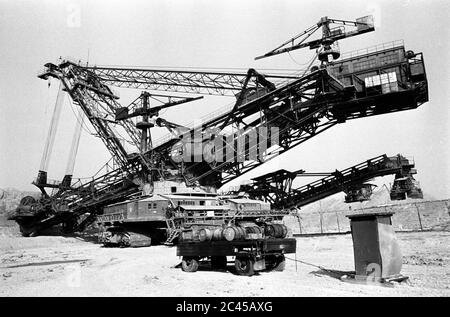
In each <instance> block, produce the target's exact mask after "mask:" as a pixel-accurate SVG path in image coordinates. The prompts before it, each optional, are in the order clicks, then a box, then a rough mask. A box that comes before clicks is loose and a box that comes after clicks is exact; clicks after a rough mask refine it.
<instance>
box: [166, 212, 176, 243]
mask: <svg viewBox="0 0 450 317" xmlns="http://www.w3.org/2000/svg"><path fill="white" fill-rule="evenodd" d="M166 224H167V232H168V233H169V234H168V236H167V239H166V242H164V244H165V245H173V241H174V240H175V239H176V238H177V237H178V236H179V235H180V229H179V228H177V227H176V225H175V222H174V221H173V218H170V219H166Z"/></svg>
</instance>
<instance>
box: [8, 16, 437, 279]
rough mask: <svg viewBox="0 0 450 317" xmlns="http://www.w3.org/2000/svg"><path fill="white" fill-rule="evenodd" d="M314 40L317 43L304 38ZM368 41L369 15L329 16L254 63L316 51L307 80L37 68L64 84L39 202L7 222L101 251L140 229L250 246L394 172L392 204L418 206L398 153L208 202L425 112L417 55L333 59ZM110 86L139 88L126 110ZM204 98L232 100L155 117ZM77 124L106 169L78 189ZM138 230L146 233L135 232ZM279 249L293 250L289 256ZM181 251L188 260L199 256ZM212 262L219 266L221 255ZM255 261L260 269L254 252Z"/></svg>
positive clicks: (399, 52) (363, 195)
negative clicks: (348, 130)
mask: <svg viewBox="0 0 450 317" xmlns="http://www.w3.org/2000/svg"><path fill="white" fill-rule="evenodd" d="M348 28H351V30H348ZM317 30H321V31H322V33H321V36H320V37H319V38H318V39H315V40H310V38H312V35H313V34H314V33H315V32H316V31H317ZM373 30H374V25H373V19H372V17H370V16H368V17H363V18H361V19H357V20H356V21H344V20H337V19H330V18H327V17H324V18H322V19H321V20H320V21H319V22H318V23H317V24H315V25H314V26H312V27H310V28H309V29H307V30H306V31H304V32H302V33H300V34H299V35H298V36H296V37H294V38H291V39H290V40H289V41H287V42H285V43H283V44H282V45H280V46H279V47H277V48H276V49H274V50H272V51H270V52H268V53H266V54H264V55H263V56H260V57H258V58H264V57H269V56H272V55H276V54H281V53H285V52H289V51H292V50H296V49H300V48H307V47H309V48H310V49H313V50H315V58H314V59H313V61H312V62H311V64H310V65H309V66H308V69H307V70H305V71H300V72H299V73H289V74H280V72H277V73H267V72H261V71H257V70H255V69H249V70H248V71H247V72H222V71H214V72H211V71H203V70H192V69H178V70H175V69H154V68H152V69H149V68H137V67H109V66H89V65H83V64H81V63H80V62H73V61H70V60H61V61H60V62H58V63H47V64H45V69H44V70H43V71H42V72H41V73H40V74H39V75H38V77H39V78H41V79H44V80H46V79H48V78H56V79H57V80H58V81H59V82H60V84H61V87H60V91H59V94H58V98H57V103H56V106H55V111H54V115H53V119H52V124H51V126H50V131H49V137H48V139H47V142H46V146H45V151H44V156H43V160H42V162H41V167H40V170H39V173H38V177H37V179H36V180H35V181H34V182H33V183H34V184H35V185H36V186H37V187H38V188H39V189H40V191H41V193H42V195H41V198H40V199H39V200H35V199H34V198H31V197H26V198H24V199H23V200H22V201H21V203H20V205H19V207H18V208H17V210H16V211H15V212H14V213H13V214H12V215H11V219H14V220H16V221H17V223H18V224H19V225H20V227H21V230H22V232H23V234H24V235H36V234H39V233H40V232H42V231H43V230H45V229H46V228H49V227H52V226H55V225H61V224H62V225H63V227H64V229H65V230H66V232H73V231H76V230H82V229H83V228H84V227H85V226H86V225H87V224H89V223H92V222H93V221H95V220H96V221H97V222H98V223H99V224H100V225H102V226H104V227H105V228H106V233H105V234H104V235H103V238H104V239H105V241H116V242H118V243H119V244H123V245H127V244H128V245H129V244H132V243H131V242H130V232H131V231H132V232H134V233H137V234H139V235H140V236H139V237H137V238H136V239H137V241H141V242H142V241H144V240H145V239H144V240H142V239H141V238H142V236H145V235H151V234H149V233H148V232H146V230H147V231H148V230H149V228H151V230H161V229H164V230H166V232H167V235H166V238H165V239H167V242H173V241H175V239H177V238H178V239H179V240H181V241H201V242H205V241H210V240H214V239H217V240H220V241H225V240H227V241H237V240H239V241H244V240H248V239H250V240H252V239H253V240H255V241H259V240H258V239H264V238H265V237H266V238H267V237H273V238H274V239H277V238H278V239H282V238H283V237H284V236H285V235H284V234H283V232H284V231H285V230H284V228H283V227H282V226H281V227H280V226H277V222H276V221H277V220H280V219H281V218H282V217H283V215H285V214H287V213H288V210H289V209H290V208H295V207H300V206H303V205H305V204H307V203H310V202H313V201H316V200H318V199H322V198H324V197H326V196H328V195H332V194H334V193H336V192H339V191H345V192H346V194H347V197H346V201H348V202H352V201H359V200H362V199H367V198H368V197H369V196H370V193H371V185H370V184H367V183H366V181H368V180H370V179H372V178H374V177H377V176H383V175H388V174H394V175H396V180H397V181H396V184H397V185H396V186H393V191H392V192H391V198H393V199H404V198H405V197H406V195H409V196H410V197H414V196H415V197H420V196H421V191H420V189H419V188H418V187H417V186H415V184H416V183H415V182H414V179H413V178H412V175H413V174H414V173H415V172H414V170H413V167H414V166H413V165H412V163H411V162H409V161H408V160H406V159H405V158H404V157H402V156H396V157H387V156H385V155H383V156H380V157H377V158H373V159H370V160H368V161H367V162H364V163H363V164H360V165H356V166H354V167H351V168H349V169H347V170H343V171H336V172H333V173H329V174H323V175H316V176H325V177H324V178H323V179H321V180H319V181H316V182H313V183H311V184H309V185H306V186H303V187H301V188H292V186H290V185H287V184H291V183H292V180H293V178H295V177H297V176H298V175H301V174H304V171H297V172H288V171H283V170H282V171H277V172H273V173H269V174H267V175H263V176H261V177H259V178H256V179H254V180H253V183H252V184H251V185H249V186H247V188H245V190H246V191H247V194H248V196H247V197H237V196H234V197H232V198H230V197H228V198H227V197H219V196H217V189H218V188H220V187H221V186H223V185H225V184H227V183H228V182H230V181H232V180H234V179H236V178H237V177H240V176H242V175H244V174H245V173H247V172H248V171H250V170H253V169H254V168H256V167H258V166H261V165H262V164H264V163H265V162H267V161H268V160H270V159H272V158H274V157H276V156H277V155H280V154H282V153H284V152H286V151H288V150H290V149H292V148H294V147H297V146H298V145H300V144H302V143H303V142H305V141H306V140H309V139H310V138H313V137H314V136H316V135H318V134H320V133H322V132H324V131H326V130H328V129H330V128H332V127H333V126H335V125H337V124H342V123H345V122H346V121H347V120H353V119H362V118H365V117H370V116H376V115H384V114H389V113H393V112H399V111H404V110H411V109H415V108H417V107H419V106H420V105H422V104H423V103H425V102H427V101H428V86H427V78H426V72H425V66H424V60H423V55H422V53H414V52H413V51H410V50H406V49H405V47H404V45H403V42H402V41H396V42H391V43H385V44H382V45H377V46H375V47H372V48H369V49H366V50H360V51H358V52H357V53H349V54H341V52H340V51H339V47H338V45H337V40H341V39H344V38H348V37H352V36H356V35H360V34H363V33H367V32H371V31H373ZM118 88H119V89H120V88H128V89H134V90H137V91H138V94H137V96H136V99H135V100H134V101H133V102H131V103H129V104H128V105H124V104H121V103H120V102H119V101H120V98H119V97H118V95H117V93H116V92H115V90H116V89H118ZM169 94H170V95H169ZM188 94H189V95H188ZM64 95H68V96H69V97H70V99H71V101H72V102H73V104H74V105H76V107H77V108H78V109H79V110H80V113H79V118H78V123H79V125H78V126H77V128H76V132H75V136H74V141H73V142H72V149H71V151H70V153H71V154H70V158H69V164H68V169H67V172H66V175H65V176H64V177H63V179H62V181H61V182H55V181H50V180H48V179H47V169H48V158H49V154H50V153H51V148H52V145H53V140H54V136H55V133H56V128H57V120H58V117H59V113H60V111H61V105H62V103H63V102H62V100H63V96H64ZM192 95H194V96H192ZM208 95H219V96H234V97H235V98H236V99H235V101H234V103H233V104H232V105H231V106H229V107H227V108H226V109H221V110H220V111H216V112H214V113H212V114H211V115H210V116H209V117H207V118H206V119H204V120H203V121H202V123H201V125H197V126H182V125H180V124H177V123H175V122H171V121H169V120H167V119H165V118H163V117H162V114H161V113H162V112H161V110H163V109H166V108H169V107H180V109H181V110H180V111H182V108H181V107H182V104H184V103H187V102H196V100H198V99H200V98H201V97H202V96H208ZM86 119H87V121H89V124H90V126H92V128H93V129H94V130H95V134H96V136H97V137H99V138H100V139H101V140H102V141H103V143H104V144H105V146H106V147H107V149H108V150H109V152H110V154H111V157H112V158H111V161H109V162H108V163H107V164H106V165H105V166H104V168H103V169H102V170H101V171H99V172H98V173H97V174H96V176H95V177H93V178H92V179H91V180H90V181H88V182H83V181H82V180H77V179H74V178H73V177H72V172H73V165H74V160H75V155H76V152H77V147H78V143H79V135H80V129H81V128H80V126H82V125H86V123H85V122H84V121H85V120H86ZM154 127H165V128H166V129H168V130H169V132H170V133H169V134H168V136H167V137H165V138H163V139H161V140H159V141H157V140H154V139H153V138H152V135H151V131H152V129H153V128H154ZM394 187H395V189H394ZM50 191H51V192H50ZM269 203H271V204H272V206H270V204H269ZM143 223H147V224H149V223H152V224H154V225H152V226H150V227H140V228H138V227H139V225H142V224H143ZM130 228H134V229H130ZM230 228H232V229H230ZM216 229H221V230H216ZM225 231H226V232H225ZM249 237H252V238H249ZM152 238H154V236H152ZM131 240H132V238H131ZM139 243H140V242H139ZM221 243H222V242H221ZM239 243H240V245H243V244H242V243H243V242H242V243H241V242H239ZM252 243H253V242H252ZM254 243H256V242H254ZM143 244H145V242H144V243H143ZM255 245H259V244H258V243H256V244H255ZM266 246H267V245H266ZM240 248H241V247H240ZM242 248H244V246H242ZM287 248H288V249H289V250H291V249H292V245H289V246H288V247H287ZM275 249H276V248H275ZM183 250H184V249H183ZM186 250H187V251H186V252H191V253H192V252H195V248H194V249H192V248H188V249H186ZM193 250H194V251H193ZM181 255H182V254H181ZM218 256H219V258H215V259H214V261H216V262H217V261H219V262H220V263H221V261H222V260H223V256H224V255H223V254H221V255H218ZM252 256H253V255H252ZM254 256H255V257H257V258H258V259H261V256H262V255H261V253H258V254H255V255H254ZM240 260H242V261H244V258H242V257H241V258H240ZM253 260H255V259H253ZM278 260H279V257H278V254H271V255H270V256H268V261H267V263H270V262H272V264H273V265H275V266H276V265H278V264H279V263H277V261H278ZM192 261H193V258H192V257H187V258H186V263H185V269H186V270H190V269H191V270H192V269H193V267H194V268H195V266H196V264H195V261H194V262H192ZM242 261H241V262H240V264H242V263H243V262H242ZM244 262H245V261H244ZM263 266H264V265H263ZM263 266H261V267H263Z"/></svg>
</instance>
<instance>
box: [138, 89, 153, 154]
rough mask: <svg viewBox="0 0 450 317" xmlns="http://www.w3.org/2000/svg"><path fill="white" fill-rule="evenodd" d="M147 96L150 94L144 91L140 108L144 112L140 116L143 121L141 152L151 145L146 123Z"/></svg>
mask: <svg viewBox="0 0 450 317" xmlns="http://www.w3.org/2000/svg"><path fill="white" fill-rule="evenodd" d="M149 97H150V94H149V93H148V92H145V91H144V92H143V93H142V108H143V112H144V115H143V116H142V121H143V122H144V128H143V129H142V130H141V131H142V136H141V149H140V150H141V153H145V152H147V151H148V150H149V149H150V148H151V147H152V145H151V138H150V129H149V128H148V126H147V124H148V114H147V110H148V108H149ZM149 147H150V148H149Z"/></svg>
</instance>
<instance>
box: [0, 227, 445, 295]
mask: <svg viewBox="0 0 450 317" xmlns="http://www.w3.org/2000/svg"><path fill="white" fill-rule="evenodd" d="M397 237H398V239H399V242H400V246H401V248H402V253H403V262H404V264H403V268H402V273H403V274H404V275H407V276H409V281H408V282H406V283H401V284H398V283H396V284H395V285H394V286H393V287H384V286H378V285H360V284H352V283H346V282H343V281H341V280H339V276H340V275H341V274H335V273H330V272H328V271H324V270H321V269H319V268H316V267H313V266H308V265H305V264H302V263H298V262H294V261H293V260H290V259H294V258H295V257H296V258H297V259H298V260H301V261H305V262H308V263H313V264H316V265H320V266H322V267H324V268H327V269H333V270H338V271H342V272H348V271H353V270H354V264H353V249H352V240H351V235H348V234H347V235H335V236H320V237H299V238H297V254H296V255H294V254H289V255H288V257H289V258H290V259H288V260H287V263H286V270H285V271H284V272H263V273H260V274H258V275H255V276H252V277H243V276H238V275H235V274H234V273H233V265H232V263H231V262H230V263H229V265H228V267H229V270H228V271H227V272H219V271H212V270H210V269H209V267H207V266H206V265H205V266H204V267H201V268H200V270H199V271H197V272H195V273H186V272H183V271H182V270H181V269H180V268H174V266H175V265H177V264H178V263H180V259H179V258H178V257H177V256H176V248H175V247H167V246H152V247H146V248H136V249H119V248H104V247H102V246H101V245H99V244H96V243H93V242H89V241H86V240H83V239H81V238H78V237H56V236H53V237H52V236H42V237H35V238H23V237H20V236H18V234H17V230H16V228H14V227H0V296H245V297H246V296H449V295H450V269H449V264H450V232H421V233H418V232H416V233H398V234H397ZM229 260H231V258H230V259H229ZM296 263H297V265H296ZM342 274H343V273H342Z"/></svg>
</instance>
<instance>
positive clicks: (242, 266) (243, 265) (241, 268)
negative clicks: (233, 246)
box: [234, 256, 255, 276]
mask: <svg viewBox="0 0 450 317" xmlns="http://www.w3.org/2000/svg"><path fill="white" fill-rule="evenodd" d="M254 263H255V262H254V260H253V259H252V258H250V257H242V256H240V257H238V256H237V257H236V260H235V261H234V267H235V268H236V272H237V274H239V275H244V276H252V275H253V274H255V270H254V268H253V264H254Z"/></svg>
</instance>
